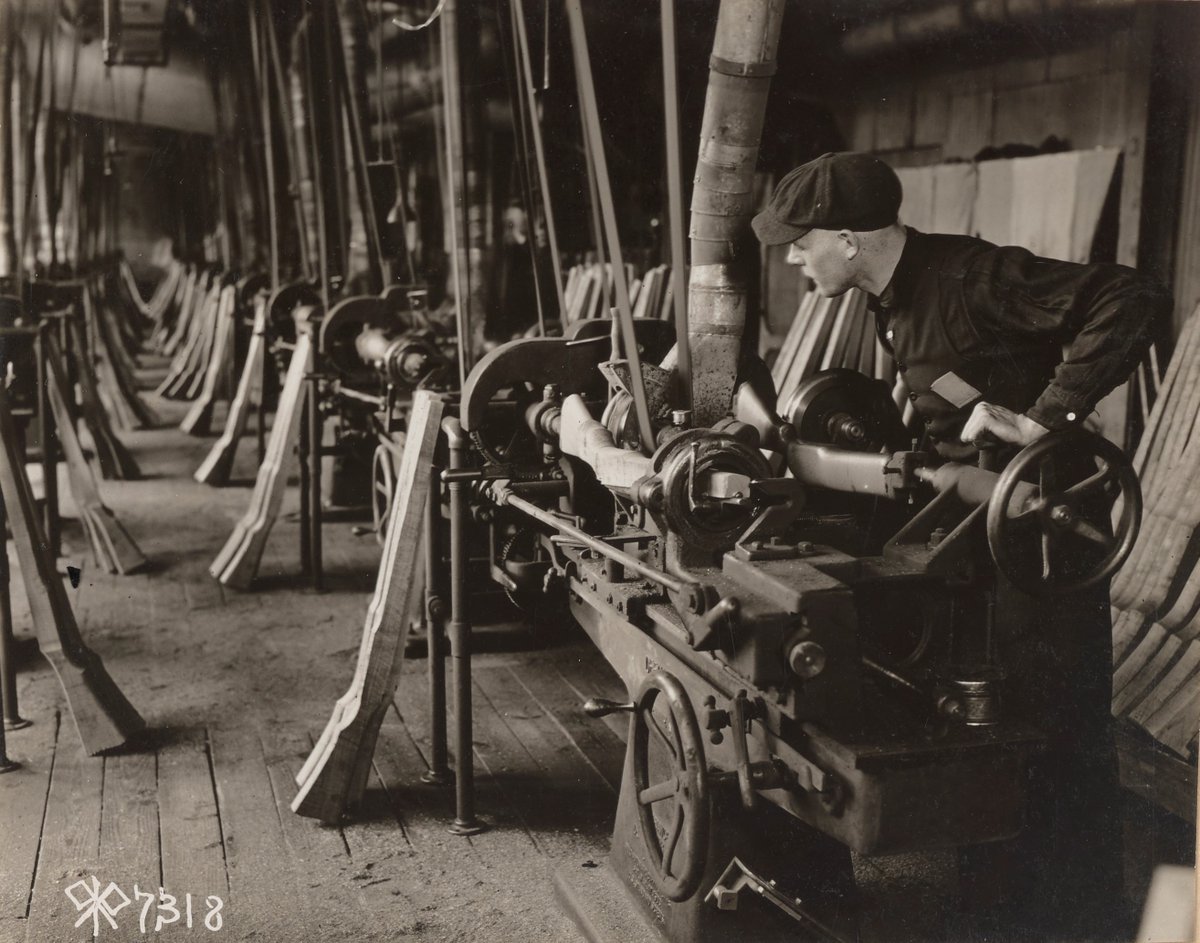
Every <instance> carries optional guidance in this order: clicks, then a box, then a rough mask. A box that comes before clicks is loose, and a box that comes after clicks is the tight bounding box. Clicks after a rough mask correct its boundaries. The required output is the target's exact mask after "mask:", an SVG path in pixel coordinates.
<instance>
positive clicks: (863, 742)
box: [444, 322, 1140, 940]
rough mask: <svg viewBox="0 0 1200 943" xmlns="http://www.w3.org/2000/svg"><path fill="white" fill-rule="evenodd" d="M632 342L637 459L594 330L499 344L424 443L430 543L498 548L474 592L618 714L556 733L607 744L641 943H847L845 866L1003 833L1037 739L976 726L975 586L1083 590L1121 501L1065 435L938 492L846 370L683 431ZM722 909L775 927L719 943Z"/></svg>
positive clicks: (648, 357) (946, 477)
mask: <svg viewBox="0 0 1200 943" xmlns="http://www.w3.org/2000/svg"><path fill="white" fill-rule="evenodd" d="M635 324H636V336H637V342H638V351H639V354H640V355H641V357H640V358H639V359H644V360H645V361H647V364H646V366H644V367H643V368H642V371H643V381H644V389H645V396H646V401H647V402H646V405H647V407H648V409H647V411H648V413H649V414H650V416H651V417H652V423H653V429H652V433H653V438H652V441H653V449H652V450H650V449H645V448H642V447H641V446H642V442H643V441H644V437H643V435H642V432H641V429H640V428H639V422H638V421H637V416H636V410H635V408H634V400H635V392H634V390H633V385H634V384H632V383H631V382H630V381H631V366H630V362H629V361H628V360H626V359H624V358H622V357H620V356H619V353H620V352H619V350H618V349H617V345H616V343H615V338H614V336H613V335H612V334H611V327H612V325H611V323H610V322H588V323H587V324H586V326H585V327H582V328H581V329H579V330H576V331H575V332H573V333H572V332H569V333H568V336H567V337H564V338H535V339H526V340H517V341H513V342H511V343H509V344H506V345H504V346H502V347H500V348H498V349H496V350H495V351H493V352H492V353H490V354H489V355H488V356H486V357H485V358H484V359H483V360H481V361H480V363H479V364H478V365H477V366H476V368H475V369H474V370H473V371H472V373H471V375H470V376H469V377H468V380H467V383H466V386H465V388H464V390H463V393H462V400H461V407H460V411H459V417H458V418H457V419H451V420H448V421H447V431H448V432H449V440H450V469H449V471H447V472H446V473H445V474H444V478H445V479H446V480H447V481H449V482H450V483H451V503H452V508H451V514H452V518H453V514H454V508H453V503H454V501H455V500H456V497H455V493H456V492H457V494H458V495H459V497H458V499H457V500H463V501H467V502H469V504H470V510H471V514H472V515H473V517H474V519H475V520H477V521H484V522H487V523H488V524H489V525H490V527H491V530H492V531H493V532H494V533H497V534H499V538H498V539H496V540H493V546H492V555H493V559H492V564H491V572H492V575H493V578H494V579H495V580H496V582H498V583H500V584H501V585H503V586H504V587H505V589H506V590H508V591H509V593H510V595H519V596H520V597H521V598H523V599H524V600H526V608H527V609H530V610H533V613H532V614H533V616H534V617H535V618H536V617H538V615H539V614H538V612H537V609H538V608H539V607H541V606H545V607H553V606H555V605H556V603H561V604H565V606H566V607H567V608H569V611H570V613H571V616H572V617H573V618H574V619H575V620H576V621H577V622H578V623H579V624H580V625H581V626H582V627H583V629H584V631H585V632H586V633H587V634H588V635H589V636H590V637H591V639H592V641H593V642H594V643H595V644H596V646H597V647H598V649H599V650H600V651H601V652H602V653H603V655H604V656H605V658H606V659H607V660H608V661H609V662H610V663H611V665H612V666H613V668H614V669H615V670H616V672H617V673H618V675H619V676H620V677H621V679H622V681H623V682H624V684H625V686H626V688H627V690H628V692H629V699H628V701H627V702H624V703H618V702H614V701H605V700H602V699H597V698H593V699H591V700H590V701H589V702H588V703H587V704H586V705H585V707H584V709H585V711H587V713H589V714H590V715H591V716H593V717H603V716H605V715H608V714H612V713H618V712H621V713H628V714H629V716H630V721H629V724H630V726H629V738H628V747H627V756H626V765H625V771H624V778H623V782H622V789H621V794H620V804H619V808H618V812H617V820H616V829H615V834H614V838H613V846H612V857H611V859H610V862H609V871H610V873H613V874H615V875H617V876H618V877H619V879H620V881H621V882H622V883H623V885H624V887H626V888H627V889H628V891H629V895H628V896H629V897H630V898H631V899H633V900H635V901H637V902H638V905H639V907H640V910H641V912H642V914H643V916H644V918H645V920H646V922H647V923H648V924H649V925H651V926H656V927H658V928H659V929H660V930H661V931H662V932H664V933H665V934H666V935H667V937H668V938H669V939H673V940H674V939H679V940H699V939H730V938H744V939H769V938H774V937H773V936H772V935H771V934H782V935H783V936H784V937H787V936H788V934H791V935H792V936H791V937H790V938H794V936H795V934H796V922H799V923H800V924H801V925H802V926H803V927H804V928H805V930H806V932H808V933H811V934H814V935H816V936H817V937H821V938H831V939H841V938H846V937H849V936H852V935H853V929H852V924H853V917H852V913H853V910H854V907H853V904H852V891H851V890H850V883H852V882H850V881H849V879H848V876H849V874H850V873H851V872H850V869H849V866H848V862H849V852H850V851H853V852H857V853H861V854H868V855H870V854H889V853H896V852H910V851H919V850H927V849H934V848H947V847H954V846H967V845H974V844H978V843H982V842H992V841H997V840H1001V839H1006V838H1010V837H1012V836H1014V835H1016V834H1017V833H1018V832H1019V831H1020V830H1021V828H1022V817H1023V805H1024V800H1025V790H1026V788H1027V787H1026V766H1027V761H1028V760H1029V758H1030V757H1031V755H1032V754H1033V753H1034V752H1035V751H1038V750H1039V749H1041V748H1042V746H1043V738H1042V736H1041V734H1040V733H1039V728H1038V723H1037V721H1038V718H1037V717H1030V716H1027V715H1026V712H1024V711H1023V710H1022V705H1021V704H1020V703H1016V702H1012V701H1010V700H1008V699H1007V698H1006V697H1005V693H1004V692H1005V670H1006V668H1005V665H1004V664H1001V663H998V662H997V660H996V658H995V654H994V653H995V646H994V644H993V643H994V639H995V637H996V634H997V633H998V632H1003V631H1004V618H1005V615H1004V613H1003V612H1000V611H998V609H997V606H996V605H995V598H996V589H997V584H998V583H1004V584H1005V586H1006V591H1008V592H1010V593H1011V592H1013V591H1014V590H1013V588H1014V587H1015V588H1016V590H1019V591H1020V592H1021V593H1023V594H1025V595H1026V596H1027V597H1045V596H1051V595H1059V594H1063V593H1070V592H1072V591H1075V590H1078V589H1080V588H1082V587H1084V586H1089V585H1093V584H1095V583H1096V582H1099V581H1101V580H1103V579H1105V578H1107V576H1108V575H1110V574H1111V573H1112V571H1113V570H1114V569H1115V568H1116V567H1117V566H1119V564H1120V563H1121V562H1122V560H1123V559H1124V557H1125V556H1126V555H1127V554H1128V552H1129V549H1130V548H1131V546H1132V542H1133V540H1134V537H1135V536H1136V531H1137V527H1138V523H1139V517H1140V492H1139V490H1138V485H1137V480H1136V476H1135V475H1134V474H1133V472H1132V470H1131V468H1130V466H1129V464H1128V462H1127V461H1126V460H1125V458H1124V456H1123V454H1122V453H1121V452H1120V450H1119V449H1117V448H1116V447H1115V446H1112V445H1111V444H1110V443H1108V442H1107V441H1105V440H1102V439H1100V438H1098V437H1095V436H1092V435H1090V434H1088V433H1084V432H1070V433H1066V432H1064V433H1053V434H1051V435H1049V436H1047V437H1046V438H1045V439H1043V440H1041V441H1039V442H1038V443H1036V444H1035V445H1033V446H1031V447H1029V448H1027V449H1026V450H1024V451H1023V452H1022V453H1020V454H1019V455H1017V456H1016V457H1015V458H1014V459H1013V460H1012V461H1011V462H1010V463H1009V464H1008V467H1007V469H1006V470H1005V471H1004V472H1002V473H996V472H993V471H989V470H987V469H985V468H981V467H975V466H969V465H963V464H957V463H952V462H941V461H940V460H938V459H937V456H936V455H934V454H931V453H926V452H922V451H918V450H917V449H916V448H915V444H916V443H915V442H914V441H913V440H911V439H910V437H909V433H908V431H907V430H906V429H905V427H904V425H903V424H902V422H901V419H900V416H899V414H898V412H897V411H896V409H895V407H894V405H893V403H892V400H891V397H890V390H889V389H888V388H887V386H886V384H883V383H881V382H880V381H876V380H871V379H868V378H866V377H864V376H862V375H861V374H857V373H854V372H852V371H847V370H834V371H825V372H823V373H819V374H817V375H816V376H814V377H812V378H811V379H810V380H808V381H806V382H805V383H804V384H803V385H802V386H801V388H800V389H799V390H798V391H797V393H796V395H795V396H794V397H792V398H791V400H790V401H789V403H788V404H787V406H788V414H787V415H786V416H785V417H783V418H781V417H779V416H777V415H776V413H775V409H776V404H775V402H774V390H773V387H772V386H771V383H770V379H769V374H768V373H767V371H766V369H765V367H764V366H763V364H762V363H761V361H758V360H757V359H755V358H746V357H743V359H742V362H741V365H740V368H739V370H738V377H737V384H736V386H735V392H734V395H733V399H732V402H733V408H732V410H731V411H730V413H729V414H728V415H727V416H725V417H724V418H722V419H721V420H719V421H718V422H717V423H715V424H714V425H712V426H711V427H696V426H695V425H693V423H692V417H691V414H690V413H689V412H688V411H686V410H680V409H674V408H672V402H673V396H674V393H673V388H672V383H673V381H674V376H673V373H672V371H671V367H672V357H673V352H672V351H671V350H670V344H671V340H672V338H671V337H670V336H668V332H667V331H664V330H662V325H660V324H658V323H654V322H635ZM654 363H661V364H662V365H661V366H653V364H654ZM596 417H599V418H596ZM983 454H985V455H989V456H990V455H992V454H993V453H992V452H990V451H985V452H984V453H983ZM1080 467H1082V468H1083V469H1084V471H1083V473H1082V474H1080V473H1078V471H1077V469H1078V468H1080ZM1072 472H1074V474H1072ZM1114 504H1116V505H1118V506H1119V515H1118V517H1117V520H1116V524H1115V528H1113V527H1112V526H1111V525H1110V521H1109V517H1110V513H1111V510H1112V508H1113V506H1114ZM453 526H454V525H453V524H452V527H453ZM498 548H499V549H498ZM579 881H584V879H583V878H580V877H578V876H576V877H574V878H570V879H564V882H565V883H564V885H563V887H564V888H565V890H564V893H565V894H566V896H567V898H568V899H572V900H574V899H575V898H576V897H577V896H579V895H580V894H584V893H585V890H584V889H583V888H580V887H574V888H572V886H571V885H572V882H575V883H578V882H579ZM584 883H585V884H586V883H587V882H586V881H584ZM593 883H595V879H593ZM743 889H749V891H750V893H751V895H752V896H756V897H759V898H761V900H763V901H767V902H770V903H772V904H774V905H775V906H774V907H769V908H764V907H762V906H760V905H749V907H742V908H740V910H741V911H742V913H741V914H740V915H739V917H738V918H736V919H735V918H733V917H730V916H727V913H728V912H730V911H736V910H739V896H744V895H740V891H741V890H743ZM610 890H611V889H610ZM571 906H572V907H574V906H576V905H575V904H571ZM747 911H750V912H749V913H747ZM718 915H720V916H718ZM731 934H732V935H733V936H732V937H731Z"/></svg>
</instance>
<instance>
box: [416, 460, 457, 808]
mask: <svg viewBox="0 0 1200 943" xmlns="http://www.w3.org/2000/svg"><path fill="white" fill-rule="evenodd" d="M429 480H430V486H429V499H428V501H427V502H426V504H425V626H426V630H425V638H426V653H425V654H426V659H427V660H428V664H427V665H426V670H427V671H428V673H429V741H430V746H429V769H428V770H426V771H425V773H424V774H423V775H422V776H421V781H422V782H426V783H433V784H435V785H441V784H443V783H448V782H449V781H450V779H451V777H452V776H453V774H452V773H451V772H450V764H449V756H448V750H447V747H446V626H445V617H446V611H445V610H446V604H445V602H443V600H442V597H441V595H440V594H439V592H438V586H439V584H440V583H441V580H440V578H439V577H440V576H441V570H442V551H441V546H440V544H441V541H440V540H439V536H440V535H439V529H440V527H441V523H442V515H441V513H440V512H441V507H442V493H441V488H442V482H441V475H440V469H438V468H436V467H434V468H431V469H430V471H429Z"/></svg>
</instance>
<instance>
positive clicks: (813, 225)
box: [752, 153, 902, 246]
mask: <svg viewBox="0 0 1200 943" xmlns="http://www.w3.org/2000/svg"><path fill="white" fill-rule="evenodd" d="M901 197H902V191H901V187H900V178H899V177H897V176H896V172H895V171H894V170H892V168H891V167H889V166H888V165H887V164H885V163H884V162H883V161H881V160H880V159H879V158H878V157H872V156H871V155H870V154H858V153H840V154H822V155H821V156H820V157H818V158H817V159H816V160H810V161H809V162H808V163H807V164H802V165H801V166H799V167H797V168H796V169H795V170H793V171H791V172H790V173H789V174H788V175H787V176H786V177H784V178H783V179H782V180H780V181H779V185H778V186H777V187H776V188H775V192H774V193H772V194H771V200H770V202H769V203H768V204H767V208H766V209H765V210H763V211H762V212H761V213H759V214H758V215H757V216H755V217H754V220H753V224H752V225H753V226H754V234H755V235H756V236H758V239H759V242H761V243H763V244H764V245H768V246H778V245H783V244H784V243H788V242H794V241H795V240H797V239H799V238H800V237H801V236H803V235H804V234H805V233H806V232H808V231H809V230H810V229H850V230H853V231H855V232H870V231H871V230H873V229H883V228H884V227H885V226H890V225H891V224H892V223H894V222H896V218H897V215H898V214H899V212H900V199H901Z"/></svg>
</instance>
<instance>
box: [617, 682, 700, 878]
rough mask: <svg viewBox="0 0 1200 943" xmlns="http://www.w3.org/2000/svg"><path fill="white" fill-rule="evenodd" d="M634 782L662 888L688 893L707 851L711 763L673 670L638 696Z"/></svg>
mask: <svg viewBox="0 0 1200 943" xmlns="http://www.w3.org/2000/svg"><path fill="white" fill-rule="evenodd" d="M631 724H632V737H633V787H634V795H635V797H636V799H637V811H638V819H639V822H640V824H641V829H642V838H643V840H644V841H645V843H646V853H647V855H648V857H649V860H650V863H651V864H652V865H653V872H654V878H655V881H656V882H657V884H658V886H659V889H660V890H661V891H662V893H663V894H665V895H666V896H667V897H668V898H669V899H670V900H673V901H681V900H687V899H688V898H689V897H691V896H692V895H693V894H695V893H696V890H697V889H698V888H699V886H700V880H701V878H702V877H703V875H704V864H705V858H706V857H707V853H708V835H709V827H710V817H711V812H710V807H709V800H708V770H707V768H706V766H705V762H704V744H703V741H702V740H701V739H700V727H699V724H697V723H696V713H695V711H693V710H692V705H691V702H690V701H689V700H688V696H687V692H686V691H685V690H684V689H683V685H681V684H680V683H679V681H677V680H676V678H675V677H674V675H671V674H669V673H668V672H666V671H654V672H652V673H650V674H649V675H647V676H646V678H645V680H643V681H642V685H641V688H639V690H638V693H637V697H636V698H635V699H634V711H633V717H632V720H631Z"/></svg>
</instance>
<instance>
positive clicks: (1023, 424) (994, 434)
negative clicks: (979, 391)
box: [959, 403, 1050, 446]
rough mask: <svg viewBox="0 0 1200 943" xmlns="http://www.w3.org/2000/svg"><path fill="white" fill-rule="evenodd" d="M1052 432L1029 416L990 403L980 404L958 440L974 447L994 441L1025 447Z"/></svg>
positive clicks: (972, 413) (972, 412)
mask: <svg viewBox="0 0 1200 943" xmlns="http://www.w3.org/2000/svg"><path fill="white" fill-rule="evenodd" d="M1049 431H1050V430H1049V429H1047V428H1046V427H1045V426H1043V425H1040V424H1039V423H1036V422H1034V421H1033V420H1032V419H1030V418H1029V417H1028V416H1025V415H1023V414H1021V413H1014V412H1013V411H1012V410H1011V409H1005V408H1004V407H1003V406H993V405H992V404H991V403H978V404H976V406H975V408H974V409H973V410H971V417H970V418H969V419H968V420H967V423H966V425H964V426H963V430H962V434H961V435H960V436H959V438H960V439H962V440H963V441H964V442H970V443H973V444H975V445H979V444H981V443H985V442H987V441H988V440H989V439H992V440H994V441H997V442H1007V443H1008V444H1009V445H1020V446H1025V445H1029V444H1030V443H1031V442H1036V441H1037V440H1038V439H1040V438H1041V437H1042V436H1044V435H1045V434H1046V433H1047V432H1049Z"/></svg>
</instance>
